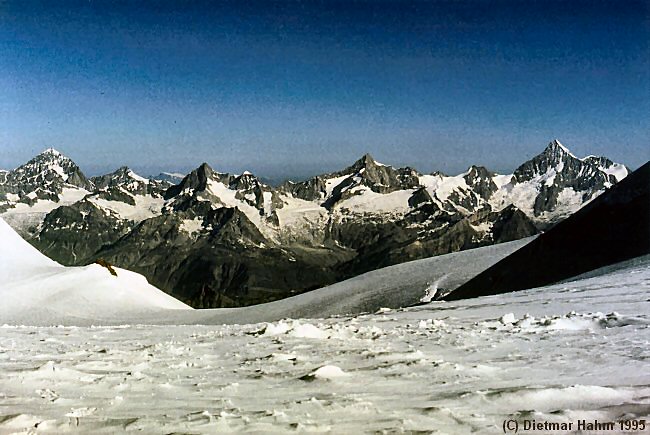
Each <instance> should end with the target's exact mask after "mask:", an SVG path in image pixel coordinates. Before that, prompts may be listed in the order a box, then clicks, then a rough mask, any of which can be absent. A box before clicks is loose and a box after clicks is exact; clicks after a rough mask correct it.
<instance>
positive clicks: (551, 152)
mask: <svg viewBox="0 0 650 435" xmlns="http://www.w3.org/2000/svg"><path fill="white" fill-rule="evenodd" d="M542 154H543V155H545V156H547V157H549V158H552V159H554V160H555V161H556V162H559V161H561V160H563V159H565V158H566V157H567V156H570V157H573V158H574V159H577V157H576V156H575V155H574V154H573V153H572V152H571V151H569V149H568V148H567V147H565V146H564V145H562V143H561V142H560V141H559V140H557V139H554V140H552V141H551V142H550V143H549V144H548V146H547V147H546V149H545V150H544V152H543V153H542Z"/></svg>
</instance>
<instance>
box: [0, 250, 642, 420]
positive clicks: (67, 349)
mask: <svg viewBox="0 0 650 435" xmlns="http://www.w3.org/2000/svg"><path fill="white" fill-rule="evenodd" d="M649 297H650V260H649V259H648V257H645V258H642V259H639V260H636V261H631V262H628V263H627V264H626V265H624V266H623V267H619V268H618V269H617V270H615V271H613V272H607V273H605V274H602V275H600V276H594V277H591V278H587V279H583V280H580V281H575V282H569V283H564V284H559V285H554V286H549V287H544V288H539V289H532V290H527V291H522V292H517V293H510V294H505V295H499V296H489V297H483V298H478V299H473V300H465V301H457V302H433V303H430V304H427V305H422V306H418V307H412V308H408V309H401V310H380V311H379V312H377V313H374V314H363V315H355V316H339V317H331V318H326V319H311V320H306V319H295V320H293V319H285V320H280V321H276V322H270V323H258V324H246V325H237V324H233V325H220V326H219V325H211V326H207V325H203V326H201V325H191V326H188V325H185V326H183V325H177V326H173V325H166V326H146V325H135V324H134V325H122V326H108V327H26V326H10V325H5V326H4V327H2V328H0V433H12V432H18V433H27V432H30V431H31V432H35V433H63V432H83V433H114V432H122V431H134V432H135V431H141V432H144V433H171V432H183V433H222V432H228V431H235V432H240V431H246V432H275V433H285V432H290V431H298V432H302V431H314V432H333V433H362V432H376V431H379V432H381V431H385V432H390V433H392V432H402V431H405V432H410V431H420V430H421V431H440V432H441V433H469V432H471V431H475V432H477V433H501V425H502V421H503V420H504V419H506V418H515V419H520V420H521V419H535V420H537V421H550V422H570V421H577V420H578V419H588V420H590V421H591V420H593V419H598V420H600V421H611V420H617V419H627V418H635V417H645V418H647V417H648V416H649V415H650V375H648V373H650V370H649V368H650V367H649V365H648V358H650V346H649V343H648V340H649V339H650V334H649V332H650V329H649V327H650V326H649V324H650V316H649V315H650V304H648V298H649Z"/></svg>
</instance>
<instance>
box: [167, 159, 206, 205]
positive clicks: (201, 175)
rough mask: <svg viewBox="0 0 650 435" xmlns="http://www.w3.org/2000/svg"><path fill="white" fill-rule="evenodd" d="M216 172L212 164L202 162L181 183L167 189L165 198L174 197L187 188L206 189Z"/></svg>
mask: <svg viewBox="0 0 650 435" xmlns="http://www.w3.org/2000/svg"><path fill="white" fill-rule="evenodd" d="M214 173H215V172H214V170H213V169H212V168H211V167H210V165H208V164H207V163H205V162H204V163H202V164H201V166H199V167H198V168H196V169H194V170H193V171H192V172H190V173H189V174H187V175H186V176H185V178H183V180H182V181H181V182H180V183H178V184H177V185H175V186H171V187H170V188H169V189H167V191H166V192H165V195H164V197H165V199H169V198H173V197H174V196H176V195H178V194H179V193H181V192H182V191H184V190H186V189H190V190H195V191H196V190H199V191H201V190H205V188H206V187H207V185H208V180H209V179H210V178H212V177H213V175H214Z"/></svg>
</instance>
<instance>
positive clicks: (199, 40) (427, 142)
mask: <svg viewBox="0 0 650 435" xmlns="http://www.w3.org/2000/svg"><path fill="white" fill-rule="evenodd" d="M649 46H650V2H647V1H625V0H616V1H611V2H599V1H596V0H590V1H586V2H583V1H577V0H571V1H523V0H521V1H460V0H457V1H431V2H423V1H417V2H407V1H393V2H389V1H372V2H370V1H368V2H365V1H364V2H355V1H352V0H350V1H341V2H319V1H302V2H301V1H293V2H271V1H262V2H244V1H233V2H222V3H216V2H200V1H173V2H172V1H155V2H147V1H133V2H109V1H95V0H93V1H89V0H86V1H79V2H72V1H44V2H42V3H38V2H31V1H27V0H25V1H23V0H16V1H0V167H4V168H12V167H15V166H17V165H18V164H20V163H23V162H24V161H26V160H28V159H29V158H30V157H32V156H33V155H34V154H36V153H38V152H40V151H41V150H42V149H44V148H47V147H50V146H52V147H55V148H57V149H59V150H60V151H62V152H64V153H65V154H67V155H68V156H70V157H71V158H73V159H74V160H75V161H76V162H77V163H79V164H80V166H81V167H82V169H84V170H85V171H86V172H87V173H89V174H91V175H92V174H96V173H99V172H106V171H108V170H112V169H115V168H116V167H118V166H120V165H122V164H127V165H129V166H131V167H133V168H135V169H136V170H139V171H140V172H142V173H144V174H148V173H154V172H157V171H159V170H163V169H165V170H188V169H191V168H193V167H196V166H198V165H199V164H200V163H201V162H203V161H207V162H208V163H210V164H211V165H212V166H213V167H215V168H216V169H219V170H223V171H230V172H238V171H242V170H244V169H248V170H251V171H252V172H255V173H257V174H259V175H262V176H267V177H282V176H292V177H300V176H304V175H308V174H312V173H318V172H324V171H329V170H334V169H340V168H342V167H343V166H345V165H347V164H349V163H351V162H352V161H354V160H355V159H356V158H358V157H359V156H361V155H362V154H363V153H365V152H370V153H372V154H373V155H374V156H375V158H376V159H377V160H379V161H384V162H386V163H390V164H393V165H400V166H401V165H411V166H414V167H416V168H418V169H420V170H422V171H430V170H442V171H445V172H448V173H458V172H461V171H462V170H464V169H465V168H466V167H467V166H469V165H470V164H472V163H478V164H483V165H485V166H487V167H488V168H490V169H493V170H498V171H509V170H512V169H513V168H514V167H515V166H516V165H517V164H519V163H521V162H523V161H524V160H526V159H527V158H529V157H531V156H532V155H534V154H537V153H538V152H540V151H541V150H542V149H543V148H544V147H545V146H546V144H547V143H548V142H549V141H550V140H551V139H553V138H559V139H560V140H561V141H562V142H563V143H564V144H565V145H567V146H568V147H569V148H570V149H571V150H572V151H574V153H575V154H577V155H579V156H581V155H586V154H602V155H607V156H608V157H610V158H613V159H614V160H617V161H622V162H624V163H626V164H628V165H629V166H631V167H633V168H635V167H638V166H639V165H640V164H642V163H643V162H644V161H645V160H647V159H649V158H650V157H649V156H650V151H649V150H650V145H649V142H648V138H649V137H650V49H649Z"/></svg>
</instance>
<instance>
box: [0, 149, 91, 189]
mask: <svg viewBox="0 0 650 435" xmlns="http://www.w3.org/2000/svg"><path fill="white" fill-rule="evenodd" d="M6 178H7V180H6V181H7V183H11V184H14V185H21V186H22V188H23V190H26V189H29V188H30V186H32V187H34V189H32V191H33V190H35V189H36V188H43V187H44V186H47V185H51V184H61V185H63V184H66V183H67V184H71V185H73V186H77V187H81V188H83V189H87V190H91V189H92V188H93V186H92V183H90V182H89V181H88V179H87V178H86V176H85V175H84V174H83V173H82V172H81V169H79V166H77V164H76V163H74V162H73V161H72V160H71V159H69V158H68V157H66V156H64V155H63V154H61V153H60V152H59V151H57V150H55V149H53V148H48V149H46V150H45V151H43V152H42V153H40V154H38V155H37V156H36V157H34V158H33V159H31V160H30V161H28V162H27V163H25V164H24V165H21V166H19V167H18V168H16V169H14V170H13V171H10V172H9V173H8V174H7V177H6Z"/></svg>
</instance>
